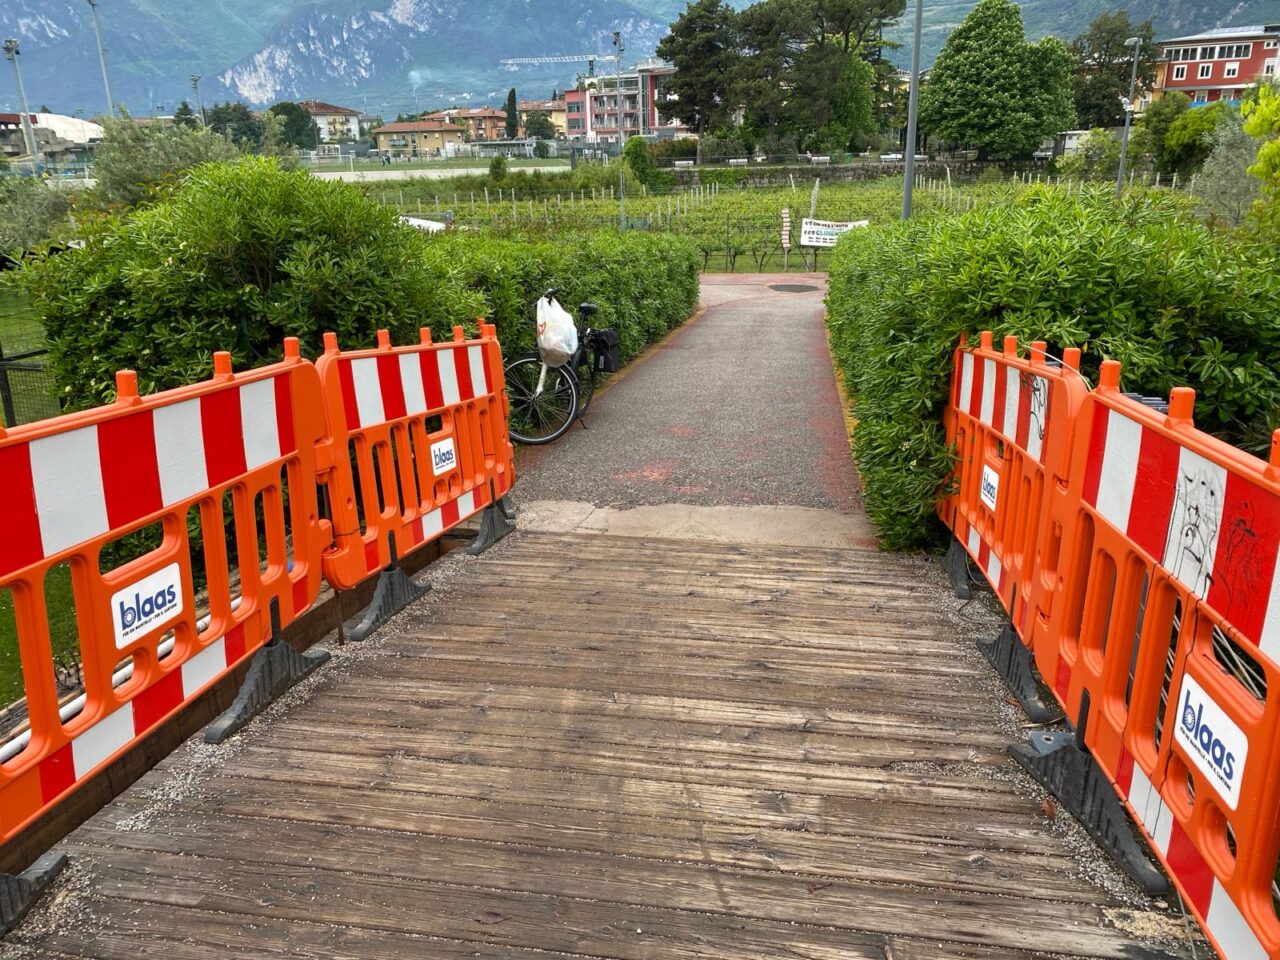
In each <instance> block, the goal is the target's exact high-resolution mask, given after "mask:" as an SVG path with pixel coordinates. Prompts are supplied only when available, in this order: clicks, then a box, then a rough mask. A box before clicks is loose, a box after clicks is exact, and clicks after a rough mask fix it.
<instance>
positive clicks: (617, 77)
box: [613, 30, 627, 230]
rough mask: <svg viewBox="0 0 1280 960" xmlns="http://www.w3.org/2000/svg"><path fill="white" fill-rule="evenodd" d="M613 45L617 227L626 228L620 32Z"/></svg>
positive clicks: (614, 33)
mask: <svg viewBox="0 0 1280 960" xmlns="http://www.w3.org/2000/svg"><path fill="white" fill-rule="evenodd" d="M613 46H614V49H616V50H617V51H618V60H617V64H618V66H617V70H616V71H615V72H614V91H613V92H614V94H615V96H616V97H617V100H618V229H620V230H625V229H627V164H626V161H625V160H623V158H622V147H623V145H624V143H625V138H624V134H623V132H622V51H623V49H624V45H623V42H622V34H621V33H620V32H619V31H617V30H615V31H613Z"/></svg>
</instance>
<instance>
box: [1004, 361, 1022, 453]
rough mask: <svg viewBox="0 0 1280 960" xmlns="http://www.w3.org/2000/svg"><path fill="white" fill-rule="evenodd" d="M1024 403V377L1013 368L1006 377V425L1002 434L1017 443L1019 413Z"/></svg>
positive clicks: (1006, 373)
mask: <svg viewBox="0 0 1280 960" xmlns="http://www.w3.org/2000/svg"><path fill="white" fill-rule="evenodd" d="M1021 403H1022V375H1021V374H1020V373H1019V372H1018V371H1017V370H1014V369H1012V368H1010V369H1007V370H1006V371H1005V377H1004V423H1003V424H1001V425H1000V432H1001V433H1003V434H1004V435H1005V436H1006V437H1008V438H1009V439H1010V440H1013V441H1014V442H1015V443H1016V442H1017V439H1018V413H1019V411H1020V407H1021Z"/></svg>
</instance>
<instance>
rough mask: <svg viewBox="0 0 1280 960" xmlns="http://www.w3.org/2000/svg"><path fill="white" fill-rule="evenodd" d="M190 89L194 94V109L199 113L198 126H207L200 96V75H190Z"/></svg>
mask: <svg viewBox="0 0 1280 960" xmlns="http://www.w3.org/2000/svg"><path fill="white" fill-rule="evenodd" d="M191 89H192V90H194V91H195V94H196V109H198V110H199V111H200V126H202V127H203V126H205V125H206V124H207V120H206V119H205V115H204V100H203V99H202V98H201V96H200V74H198V73H193V74H192V75H191Z"/></svg>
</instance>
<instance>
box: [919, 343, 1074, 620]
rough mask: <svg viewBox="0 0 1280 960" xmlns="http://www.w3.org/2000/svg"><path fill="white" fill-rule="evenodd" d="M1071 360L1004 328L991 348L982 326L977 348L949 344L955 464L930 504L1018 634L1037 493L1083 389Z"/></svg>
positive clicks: (1036, 530)
mask: <svg viewBox="0 0 1280 960" xmlns="http://www.w3.org/2000/svg"><path fill="white" fill-rule="evenodd" d="M1079 363H1080V352H1079V351H1078V350H1067V351H1065V352H1064V356H1063V362H1062V364H1061V365H1058V364H1056V363H1051V362H1049V361H1048V359H1047V355H1046V353H1045V344H1044V343H1039V342H1037V343H1033V344H1032V345H1031V350H1030V355H1029V356H1028V357H1022V356H1019V354H1018V342H1017V339H1016V338H1014V337H1006V338H1005V340H1004V349H1003V350H1001V351H997V350H995V349H994V348H993V347H992V335H991V333H990V331H987V332H984V333H983V334H982V336H981V340H980V343H979V346H978V347H977V348H973V349H970V348H968V347H967V344H966V342H965V341H964V340H962V341H961V344H960V347H959V348H958V349H957V350H956V352H955V358H954V376H953V379H952V392H951V402H950V404H949V405H948V407H947V410H946V413H945V415H944V424H945V426H946V431H947V442H948V443H949V444H950V445H952V446H953V447H954V448H955V451H956V458H957V466H956V473H955V477H954V480H953V483H952V488H953V489H952V492H950V493H949V495H947V496H945V497H944V498H943V499H942V500H941V501H940V502H939V505H938V512H939V515H940V516H941V517H942V520H943V522H944V523H946V524H947V526H948V527H950V528H951V530H952V531H953V532H954V533H955V535H956V538H957V540H958V541H959V542H960V543H961V544H962V545H963V546H964V548H965V550H967V551H968V553H969V555H970V556H971V557H972V558H973V559H974V561H975V562H976V563H977V565H978V568H979V569H980V570H981V571H982V573H983V575H984V576H985V577H986V578H987V580H988V581H989V582H990V583H991V586H992V589H994V590H995V592H996V594H997V596H999V598H1000V602H1001V603H1002V604H1003V605H1004V608H1005V610H1006V611H1008V613H1009V616H1010V619H1011V620H1012V622H1013V624H1014V626H1015V627H1016V628H1017V630H1018V633H1019V634H1020V635H1021V636H1022V638H1023V642H1024V643H1026V644H1029V643H1030V642H1031V637H1030V635H1029V632H1028V629H1027V628H1028V618H1027V611H1028V609H1029V608H1030V604H1031V600H1032V597H1033V596H1034V595H1035V593H1036V586H1037V584H1036V580H1037V578H1038V577H1039V576H1040V574H1041V569H1040V568H1039V567H1038V566H1037V564H1036V558H1037V556H1038V550H1039V547H1040V542H1041V540H1042V537H1043V532H1044V517H1045V500H1046V494H1047V491H1048V488H1050V487H1052V486H1053V485H1054V484H1055V483H1060V482H1062V481H1063V479H1064V478H1065V477H1066V474H1067V469H1068V459H1069V457H1070V453H1071V445H1070V439H1071V433H1072V425H1073V424H1074V422H1075V418H1076V415H1077V412H1078V411H1079V409H1080V405H1081V403H1083V401H1084V398H1085V395H1086V394H1087V392H1088V391H1087V388H1086V387H1085V385H1084V382H1083V381H1082V380H1081V379H1080V376H1079V374H1078V372H1077V371H1078V368H1079Z"/></svg>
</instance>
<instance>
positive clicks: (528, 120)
mask: <svg viewBox="0 0 1280 960" xmlns="http://www.w3.org/2000/svg"><path fill="white" fill-rule="evenodd" d="M524 135H525V136H526V137H533V138H534V139H537V140H554V139H555V138H556V127H555V124H553V123H552V122H551V115H550V114H549V113H547V112H546V111H545V110H533V111H530V112H529V114H528V115H526V116H525V118H524Z"/></svg>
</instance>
